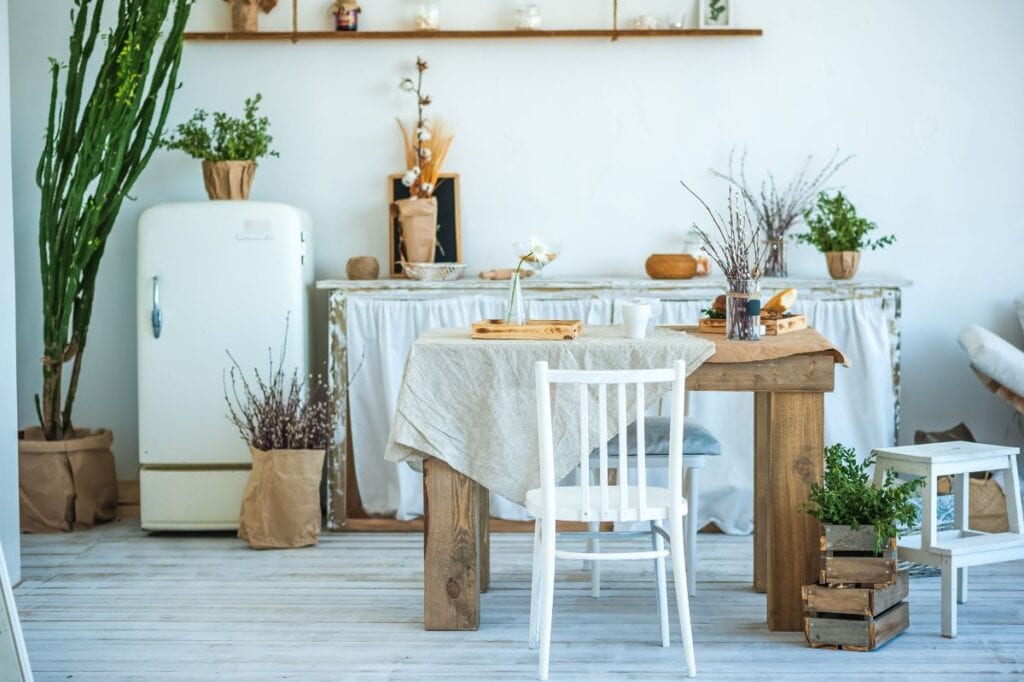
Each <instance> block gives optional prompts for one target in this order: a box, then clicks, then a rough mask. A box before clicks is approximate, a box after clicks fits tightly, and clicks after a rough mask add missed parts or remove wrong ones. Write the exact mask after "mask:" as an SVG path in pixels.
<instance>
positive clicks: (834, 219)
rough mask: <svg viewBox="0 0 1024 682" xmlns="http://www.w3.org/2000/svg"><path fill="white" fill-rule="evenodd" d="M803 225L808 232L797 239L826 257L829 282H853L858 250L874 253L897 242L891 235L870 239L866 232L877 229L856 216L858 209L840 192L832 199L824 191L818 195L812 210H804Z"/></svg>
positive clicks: (864, 219) (872, 224)
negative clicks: (846, 280)
mask: <svg viewBox="0 0 1024 682" xmlns="http://www.w3.org/2000/svg"><path fill="white" fill-rule="evenodd" d="M804 222H805V223H807V229H808V230H810V231H809V232H807V233H805V234H798V235H797V236H796V240H797V241H798V242H802V243H804V244H810V245H811V246H813V247H814V248H816V249H818V251H821V252H822V253H823V254H825V262H826V263H827V264H828V274H829V275H831V276H832V279H852V278H853V276H854V275H856V274H857V267H858V266H859V265H860V252H861V251H863V250H864V249H871V250H872V251H874V250H875V249H880V248H882V247H885V246H889V245H890V244H892V243H893V242H895V241H896V237H894V236H893V235H887V236H885V237H879V238H878V239H876V240H871V239H869V238H868V236H867V235H868V232H871V231H873V230H876V229H878V226H877V225H875V224H874V223H873V222H871V221H870V220H867V219H866V218H862V217H861V216H859V215H857V209H856V208H854V206H853V204H851V203H850V200H849V199H847V198H846V197H845V196H844V195H843V193H842V192H836V195H835V196H834V197H830V196H829V195H828V193H827V192H821V193H819V194H818V200H817V203H816V204H815V206H814V208H813V209H807V210H806V211H804Z"/></svg>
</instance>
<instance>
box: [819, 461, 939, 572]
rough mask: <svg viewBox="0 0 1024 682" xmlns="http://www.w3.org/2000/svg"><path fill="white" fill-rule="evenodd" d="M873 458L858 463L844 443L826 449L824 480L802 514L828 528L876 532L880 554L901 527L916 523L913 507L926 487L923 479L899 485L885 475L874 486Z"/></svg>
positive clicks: (890, 474)
mask: <svg viewBox="0 0 1024 682" xmlns="http://www.w3.org/2000/svg"><path fill="white" fill-rule="evenodd" d="M874 462H875V458H874V455H872V456H870V457H868V458H867V459H865V460H864V462H863V463H861V464H858V463H857V453H856V452H855V451H854V449H853V448H848V447H845V446H844V445H842V444H841V443H836V444H835V445H831V446H829V447H827V448H825V480H824V483H823V484H818V483H815V484H813V485H812V486H811V492H810V496H809V502H808V504H806V505H804V507H803V510H804V511H805V512H807V513H808V514H810V515H811V516H813V517H814V518H816V519H818V521H820V522H821V523H823V524H826V525H837V526H850V527H851V528H853V529H854V530H856V529H857V528H860V527H861V526H862V525H863V526H874V528H875V551H876V552H880V551H881V550H882V547H884V546H885V544H886V542H888V540H889V538H894V537H898V536H899V534H900V530H899V526H904V527H907V526H911V525H913V524H914V522H915V521H916V520H917V507H915V506H914V504H913V503H911V501H910V500H911V498H913V497H914V496H915V495H916V494H917V492H918V491H919V490H920V489H921V486H922V485H924V481H925V479H924V478H918V479H915V480H913V481H906V482H903V483H900V482H899V478H898V477H897V475H896V472H895V471H893V470H889V471H887V472H886V473H885V481H884V484H883V485H882V486H880V487H879V486H875V485H872V482H871V476H870V475H869V474H868V470H869V469H870V468H871V467H872V465H873V464H874Z"/></svg>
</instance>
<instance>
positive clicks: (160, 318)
mask: <svg viewBox="0 0 1024 682" xmlns="http://www.w3.org/2000/svg"><path fill="white" fill-rule="evenodd" d="M150 323H151V324H152V325H153V338H154V339H159V338H160V332H161V331H162V330H163V328H164V313H163V311H162V310H160V278H159V277H154V278H153V312H152V313H151V314H150Z"/></svg>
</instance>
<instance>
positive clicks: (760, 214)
mask: <svg viewBox="0 0 1024 682" xmlns="http://www.w3.org/2000/svg"><path fill="white" fill-rule="evenodd" d="M734 157H735V150H733V152H732V153H730V154H729V172H728V173H721V172H719V171H716V170H712V171H711V172H712V174H714V175H716V176H718V177H720V178H722V179H723V180H726V181H728V182H729V183H730V184H732V185H733V187H735V188H736V189H737V190H739V192H740V194H742V195H743V198H744V200H745V201H746V202H747V204H748V205H749V206H750V208H751V209H752V210H753V211H754V214H755V215H756V216H757V221H758V223H759V225H760V228H761V229H762V230H763V231H764V234H765V237H766V238H767V239H782V237H783V236H785V234H786V232H788V231H789V229H790V228H791V227H793V226H794V225H796V224H797V223H798V222H799V221H800V219H801V218H802V216H803V213H804V211H805V210H806V209H807V208H808V207H810V205H811V203H812V202H813V201H814V198H815V197H816V196H817V195H818V193H819V192H820V191H822V189H824V188H825V183H827V182H828V181H829V180H831V179H832V176H834V175H835V174H836V172H838V171H839V169H840V168H842V167H843V166H844V165H846V163H847V162H848V161H849V160H850V159H852V158H853V155H852V154H851V155H849V156H845V157H843V158H839V150H838V149H836V150H835V152H833V154H832V156H831V158H829V160H828V162H827V163H825V165H824V166H822V167H821V169H820V170H819V171H818V172H817V173H813V174H812V173H811V164H812V163H813V161H814V157H813V156H811V155H808V156H807V160H806V161H805V162H804V165H803V167H801V168H800V172H798V173H797V174H796V175H795V176H794V177H793V179H791V180H790V181H789V184H787V185H786V186H785V187H782V188H780V186H779V185H778V184H776V182H775V175H773V174H772V173H771V172H769V173H768V177H767V178H766V179H765V180H762V181H761V189H760V191H757V192H755V191H754V189H753V186H752V185H751V184H750V182H749V181H748V180H747V152H746V151H745V150H744V152H743V155H742V156H741V157H740V163H739V172H738V173H737V172H736V171H735V170H734Z"/></svg>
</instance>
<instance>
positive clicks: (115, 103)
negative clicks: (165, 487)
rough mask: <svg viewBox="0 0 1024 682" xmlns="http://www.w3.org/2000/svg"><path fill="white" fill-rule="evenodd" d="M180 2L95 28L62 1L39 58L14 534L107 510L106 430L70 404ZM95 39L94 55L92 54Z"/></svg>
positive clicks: (150, 140) (68, 524) (184, 2)
mask: <svg viewBox="0 0 1024 682" xmlns="http://www.w3.org/2000/svg"><path fill="white" fill-rule="evenodd" d="M191 5H192V3H191V2H190V0H173V1H172V2H167V0H121V2H120V6H119V9H118V11H117V12H116V13H111V16H112V17H113V18H114V24H113V25H112V26H110V27H109V28H106V27H104V26H103V24H102V22H101V21H100V18H101V16H102V3H100V2H95V1H94V0H81V1H80V2H76V3H74V7H73V8H72V10H71V26H72V28H71V36H70V39H69V44H68V46H69V54H68V55H67V57H66V58H65V59H64V60H62V61H60V62H58V61H57V60H54V59H51V60H50V78H51V84H52V85H51V96H50V108H49V115H48V118H47V122H46V134H45V136H44V138H43V151H42V154H41V155H40V158H39V166H38V168H37V170H36V183H37V184H38V185H39V189H40V190H41V196H40V210H39V256H40V258H39V260H40V274H41V276H42V277H41V279H42V293H43V308H42V313H43V314H42V317H43V320H42V326H43V354H42V355H43V357H42V365H43V366H42V369H43V386H42V393H41V394H40V395H37V396H36V398H35V405H36V413H37V416H38V417H39V426H38V427H32V428H29V429H25V430H24V431H22V432H20V433H19V443H18V445H19V447H18V451H19V487H20V499H21V527H22V530H23V531H26V532H53V531H67V530H71V529H72V528H88V527H91V526H92V525H93V524H94V523H96V522H99V521H110V520H112V519H113V518H114V516H115V514H116V512H117V474H116V472H115V469H114V454H113V451H112V450H111V446H112V443H113V435H112V434H111V432H110V431H109V430H107V429H88V428H81V427H78V426H76V425H75V424H74V421H73V419H72V410H73V407H74V404H75V397H76V395H77V389H78V380H79V375H80V373H81V370H82V358H83V357H84V353H85V348H86V342H87V340H88V335H89V321H90V319H91V317H92V306H93V302H94V300H95V295H96V276H97V273H98V272H99V266H100V260H101V259H102V257H103V252H104V250H105V249H106V246H107V240H108V238H109V236H110V233H111V231H112V230H113V227H114V223H115V221H116V220H117V216H118V212H119V211H120V209H121V202H122V201H124V199H125V197H127V196H128V193H129V192H130V191H131V188H132V185H133V184H134V183H135V180H136V179H138V177H139V175H140V174H141V173H142V171H143V169H144V168H145V167H146V164H147V163H149V159H150V158H151V157H152V155H153V152H154V151H155V150H156V149H157V146H158V141H159V139H160V136H161V134H162V133H163V130H164V125H165V123H166V119H167V112H168V110H169V108H170V104H171V99H172V97H173V96H174V93H175V91H176V90H177V88H178V85H179V84H178V80H177V73H178V65H179V64H180V62H181V41H182V33H183V31H184V30H185V23H186V21H187V20H188V15H189V11H190V9H191ZM97 46H100V55H101V56H100V57H98V58H97V59H93V51H94V49H95V48H96V47H97ZM69 365H70V371H69V372H66V371H65V370H66V369H68V366H69Z"/></svg>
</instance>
